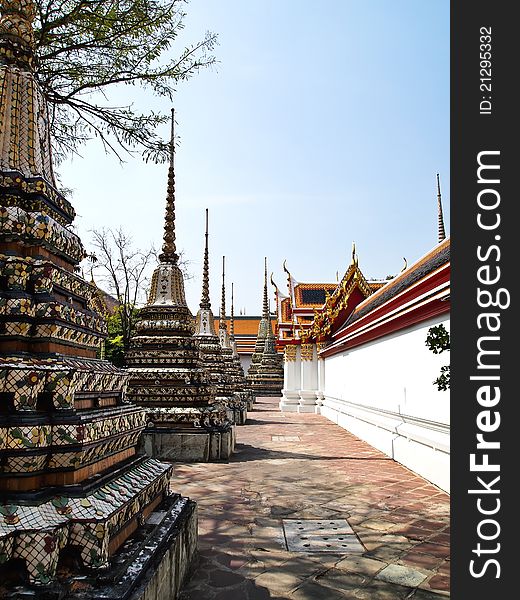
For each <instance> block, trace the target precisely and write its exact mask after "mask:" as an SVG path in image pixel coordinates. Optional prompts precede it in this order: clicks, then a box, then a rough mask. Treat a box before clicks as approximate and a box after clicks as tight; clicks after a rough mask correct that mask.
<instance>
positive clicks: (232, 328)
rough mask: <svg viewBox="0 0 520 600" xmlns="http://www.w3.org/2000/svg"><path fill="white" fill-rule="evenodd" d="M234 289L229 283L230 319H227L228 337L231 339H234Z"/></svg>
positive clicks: (233, 285)
mask: <svg viewBox="0 0 520 600" xmlns="http://www.w3.org/2000/svg"><path fill="white" fill-rule="evenodd" d="M234 287H235V284H234V283H233V282H231V317H230V319H229V335H230V337H231V339H234V338H235V307H234Z"/></svg>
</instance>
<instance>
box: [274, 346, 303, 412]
mask: <svg viewBox="0 0 520 600" xmlns="http://www.w3.org/2000/svg"><path fill="white" fill-rule="evenodd" d="M299 387H300V348H299V346H297V345H296V344H289V345H287V346H285V350H284V363H283V390H282V399H281V400H280V404H279V406H280V410H281V411H284V412H296V411H297V410H298V403H299V400H300V394H299V393H298V389H299Z"/></svg>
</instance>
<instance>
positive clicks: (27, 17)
mask: <svg viewBox="0 0 520 600" xmlns="http://www.w3.org/2000/svg"><path fill="white" fill-rule="evenodd" d="M35 15H36V9H35V5H34V2H33V1H32V0H18V1H15V0H0V123H1V128H0V172H4V173H9V172H10V173H12V172H17V173H19V174H21V175H22V177H23V178H25V179H32V178H37V177H41V178H42V179H44V180H45V182H46V183H47V184H50V185H51V186H52V187H53V188H54V189H53V191H52V192H50V191H49V190H47V186H43V192H44V193H47V195H49V200H51V201H54V202H57V203H58V205H59V206H60V210H61V213H62V214H63V213H65V214H66V215H67V217H68V218H70V219H71V220H72V219H73V218H74V216H75V213H74V210H73V209H72V207H71V206H70V204H69V203H68V202H67V201H66V200H65V199H64V198H63V197H62V196H61V195H60V194H58V192H57V191H56V189H55V188H56V179H55V176H54V170H53V167H52V152H51V138H50V130H49V117H48V109H47V103H46V101H45V98H44V96H43V93H42V91H41V90H40V88H39V86H38V84H37V82H36V80H35V77H34V72H33V66H34V63H35V42H34V31H33V26H32V23H33V21H34V18H35ZM11 179H12V177H11ZM13 186H14V187H20V186H22V187H24V189H25V188H27V182H22V180H21V179H20V178H16V177H15V178H14V181H13V182H12V183H10V187H13ZM29 188H31V185H29ZM29 191H31V189H29ZM39 191H40V192H41V191H42V190H39ZM56 195H58V196H59V198H56Z"/></svg>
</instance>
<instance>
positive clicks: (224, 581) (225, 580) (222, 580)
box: [208, 570, 244, 588]
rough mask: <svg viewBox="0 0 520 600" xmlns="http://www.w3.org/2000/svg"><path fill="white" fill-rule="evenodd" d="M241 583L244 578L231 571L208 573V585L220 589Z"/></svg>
mask: <svg viewBox="0 0 520 600" xmlns="http://www.w3.org/2000/svg"><path fill="white" fill-rule="evenodd" d="M243 581H244V577H242V575H239V574H238V573H233V571H222V570H215V571H212V572H211V573H210V575H209V581H208V583H209V585H212V586H215V587H218V588H222V587H229V586H232V585H236V584H237V583H242V582H243Z"/></svg>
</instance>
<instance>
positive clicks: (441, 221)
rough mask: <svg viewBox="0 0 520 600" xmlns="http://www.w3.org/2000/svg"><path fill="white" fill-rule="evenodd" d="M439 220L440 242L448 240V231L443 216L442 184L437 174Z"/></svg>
mask: <svg viewBox="0 0 520 600" xmlns="http://www.w3.org/2000/svg"><path fill="white" fill-rule="evenodd" d="M437 219H438V232H439V233H438V235H439V240H438V241H439V242H442V240H444V239H446V231H445V229H444V216H443V214H442V197H441V183H440V180H439V174H438V173H437Z"/></svg>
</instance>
